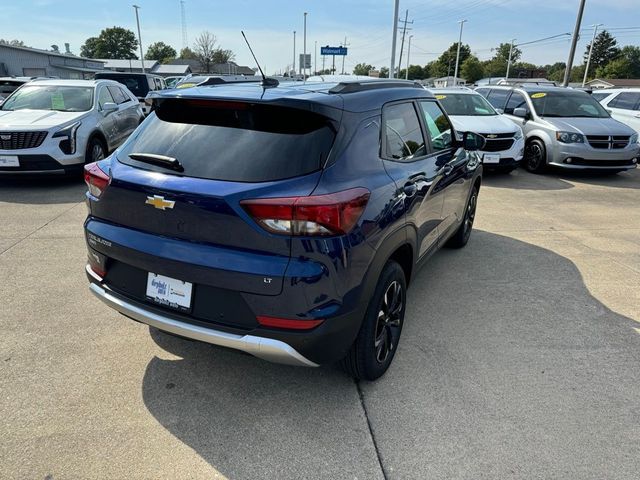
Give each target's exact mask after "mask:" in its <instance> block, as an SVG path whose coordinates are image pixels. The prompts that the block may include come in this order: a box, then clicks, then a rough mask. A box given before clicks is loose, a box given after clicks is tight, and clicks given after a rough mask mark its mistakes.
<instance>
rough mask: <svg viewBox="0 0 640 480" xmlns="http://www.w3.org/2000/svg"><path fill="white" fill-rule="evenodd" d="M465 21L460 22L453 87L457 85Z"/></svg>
mask: <svg viewBox="0 0 640 480" xmlns="http://www.w3.org/2000/svg"><path fill="white" fill-rule="evenodd" d="M465 22H466V20H460V21H459V22H458V23H459V24H460V38H459V40H458V53H457V54H456V68H455V70H454V71H453V85H454V86H455V85H457V84H458V67H459V65H460V46H461V45H462V27H464V24H465ZM447 85H449V79H447Z"/></svg>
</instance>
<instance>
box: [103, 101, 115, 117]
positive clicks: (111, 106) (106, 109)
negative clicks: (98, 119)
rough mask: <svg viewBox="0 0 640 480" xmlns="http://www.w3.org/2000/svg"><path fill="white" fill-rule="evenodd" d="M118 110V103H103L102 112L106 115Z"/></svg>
mask: <svg viewBox="0 0 640 480" xmlns="http://www.w3.org/2000/svg"><path fill="white" fill-rule="evenodd" d="M116 110H118V105H116V104H115V103H113V102H106V103H105V104H104V105H102V113H103V114H105V115H107V114H109V113H111V112H115V111H116Z"/></svg>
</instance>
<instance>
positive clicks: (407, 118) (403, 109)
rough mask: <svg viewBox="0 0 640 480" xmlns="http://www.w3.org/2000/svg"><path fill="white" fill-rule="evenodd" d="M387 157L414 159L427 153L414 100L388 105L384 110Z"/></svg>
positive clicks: (403, 159) (405, 159)
mask: <svg viewBox="0 0 640 480" xmlns="http://www.w3.org/2000/svg"><path fill="white" fill-rule="evenodd" d="M382 115H383V122H384V135H385V150H386V152H385V157H387V158H389V159H393V160H400V161H412V160H413V159H415V158H417V157H422V156H424V155H426V153H427V150H426V147H425V141H424V136H423V135H422V128H421V127H420V121H419V120H418V115H417V112H416V109H415V106H414V104H413V102H406V103H395V104H392V105H387V106H385V107H384V110H383V113H382Z"/></svg>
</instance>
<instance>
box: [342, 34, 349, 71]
mask: <svg viewBox="0 0 640 480" xmlns="http://www.w3.org/2000/svg"><path fill="white" fill-rule="evenodd" d="M347 45H348V43H347V37H344V44H343V45H342V46H343V47H345V48H347ZM345 57H346V55H342V75H344V59H345Z"/></svg>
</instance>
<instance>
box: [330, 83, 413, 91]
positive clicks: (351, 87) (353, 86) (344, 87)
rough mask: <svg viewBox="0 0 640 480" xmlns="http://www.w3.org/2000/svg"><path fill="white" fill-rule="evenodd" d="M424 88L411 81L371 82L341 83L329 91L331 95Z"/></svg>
mask: <svg viewBox="0 0 640 480" xmlns="http://www.w3.org/2000/svg"><path fill="white" fill-rule="evenodd" d="M402 87H404V88H422V85H420V84H419V83H418V82H412V81H410V80H388V81H385V80H380V81H378V80H371V81H364V82H340V83H338V84H337V85H336V86H335V87H333V88H331V89H329V93H354V92H364V91H367V90H379V89H382V88H402Z"/></svg>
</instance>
